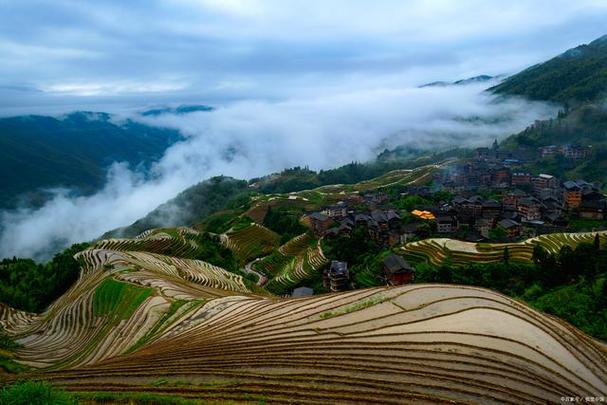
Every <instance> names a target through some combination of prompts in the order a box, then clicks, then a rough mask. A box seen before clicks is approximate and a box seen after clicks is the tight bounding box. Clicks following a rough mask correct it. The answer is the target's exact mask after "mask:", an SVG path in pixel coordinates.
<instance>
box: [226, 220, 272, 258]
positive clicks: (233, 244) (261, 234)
mask: <svg viewBox="0 0 607 405" xmlns="http://www.w3.org/2000/svg"><path fill="white" fill-rule="evenodd" d="M279 239H280V237H279V236H278V234H277V233H276V232H273V231H271V230H269V229H268V228H266V227H264V226H262V225H259V224H256V223H252V224H251V225H250V226H248V227H246V228H243V229H239V230H237V231H230V232H227V233H225V234H222V235H221V242H222V243H223V244H224V245H225V246H226V247H227V248H228V249H230V250H231V251H232V252H234V254H235V255H236V257H238V259H239V260H240V261H241V262H242V263H246V262H249V261H250V260H251V259H254V258H256V257H259V256H263V255H264V254H268V253H270V252H271V251H272V250H273V249H275V248H277V247H278V241H279Z"/></svg>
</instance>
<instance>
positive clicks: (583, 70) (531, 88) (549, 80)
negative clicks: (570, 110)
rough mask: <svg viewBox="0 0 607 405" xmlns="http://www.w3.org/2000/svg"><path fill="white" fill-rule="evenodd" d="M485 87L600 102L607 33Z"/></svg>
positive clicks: (606, 70)
mask: <svg viewBox="0 0 607 405" xmlns="http://www.w3.org/2000/svg"><path fill="white" fill-rule="evenodd" d="M489 90H490V91H492V92H494V93H496V94H504V95H517V96H522V97H525V98H527V99H530V100H541V101H553V102H557V103H561V104H566V105H567V104H568V105H572V106H575V105H578V104H580V103H586V102H594V101H600V100H601V99H603V98H604V97H605V96H607V93H606V91H607V35H605V36H603V37H601V38H599V39H597V40H595V41H592V42H591V43H589V44H587V45H580V46H578V47H576V48H573V49H570V50H568V51H567V52H565V53H563V54H561V55H559V56H557V57H555V58H552V59H550V60H549V61H547V62H544V63H541V64H538V65H535V66H532V67H530V68H528V69H525V70H523V71H522V72H520V73H518V74H515V75H513V76H510V77H508V78H507V79H506V80H504V81H503V82H502V83H500V84H498V85H497V86H494V87H492V88H490V89H489Z"/></svg>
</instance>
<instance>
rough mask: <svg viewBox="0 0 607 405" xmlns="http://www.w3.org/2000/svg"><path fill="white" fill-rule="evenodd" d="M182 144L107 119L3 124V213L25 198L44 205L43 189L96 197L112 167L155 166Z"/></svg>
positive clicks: (27, 119)
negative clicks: (75, 191) (115, 164)
mask: <svg viewBox="0 0 607 405" xmlns="http://www.w3.org/2000/svg"><path fill="white" fill-rule="evenodd" d="M178 139H180V135H179V133H178V132H177V131H173V130H167V129H160V128H154V127H150V126H146V125H143V124H139V123H136V122H134V121H131V120H126V121H124V122H123V123H120V124H117V123H115V122H113V121H112V117H111V116H110V115H109V114H105V113H87V112H77V113H72V114H69V115H67V116H64V117H58V118H54V117H45V116H20V117H12V118H3V119H0V194H1V195H2V196H3V198H2V199H1V200H0V208H8V207H11V206H14V204H15V203H16V202H17V201H18V199H19V195H20V194H22V193H27V194H28V195H27V196H26V197H27V198H28V199H29V200H30V201H32V202H34V203H37V202H38V203H39V202H40V200H41V199H43V196H44V195H43V193H41V192H40V191H39V189H40V188H51V187H69V188H76V189H78V190H79V191H80V192H82V193H90V192H93V191H95V190H97V189H98V188H100V187H101V186H102V185H103V182H104V180H105V172H106V169H107V167H108V166H109V165H110V164H111V163H113V162H116V161H123V162H127V163H129V164H131V165H134V166H136V165H139V164H149V163H150V162H152V161H154V160H157V159H159V158H160V157H161V156H162V154H163V152H164V150H165V149H166V148H167V147H168V146H170V145H171V144H172V143H174V142H175V141H177V140H178ZM16 173H18V174H19V175H18V176H15V174H16Z"/></svg>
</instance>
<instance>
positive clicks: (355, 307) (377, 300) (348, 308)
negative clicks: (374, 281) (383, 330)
mask: <svg viewBox="0 0 607 405" xmlns="http://www.w3.org/2000/svg"><path fill="white" fill-rule="evenodd" d="M389 299H390V298H389V297H384V296H383V295H381V294H379V295H374V296H373V297H370V298H366V299H364V300H361V301H357V302H354V303H352V304H348V305H345V306H343V307H341V308H338V309H337V310H335V311H327V312H323V313H322V314H320V319H329V318H334V317H336V316H340V315H345V314H349V313H351V312H356V311H360V310H362V309H365V308H369V307H372V306H374V305H377V304H381V303H382V302H385V301H387V300H389Z"/></svg>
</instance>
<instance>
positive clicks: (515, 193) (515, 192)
mask: <svg viewBox="0 0 607 405" xmlns="http://www.w3.org/2000/svg"><path fill="white" fill-rule="evenodd" d="M507 195H512V196H515V197H525V196H526V195H527V193H525V192H524V191H523V190H521V189H519V188H515V189H514V190H512V191H511V192H509V193H508V194H507Z"/></svg>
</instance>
